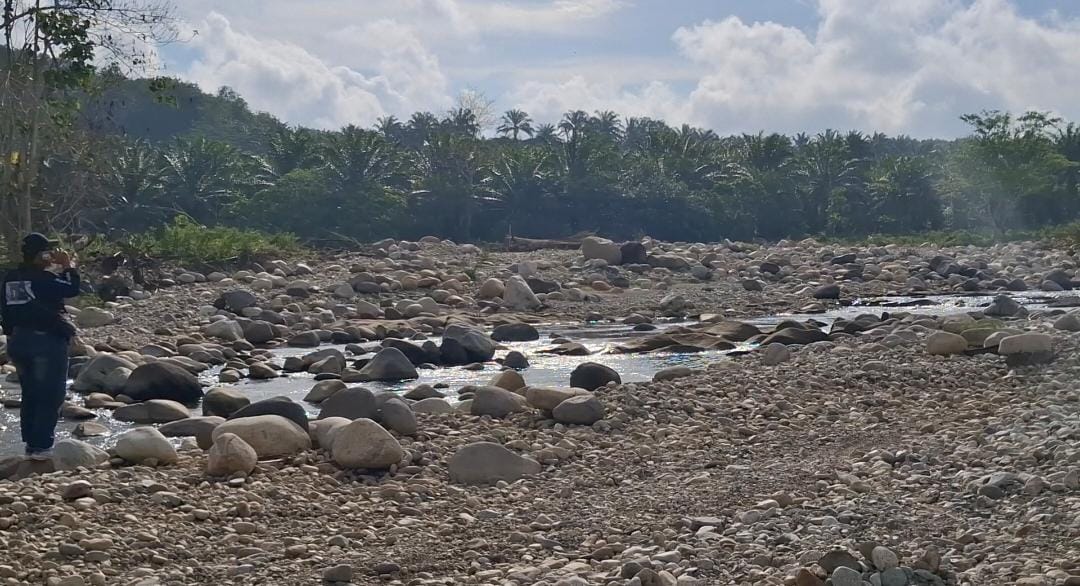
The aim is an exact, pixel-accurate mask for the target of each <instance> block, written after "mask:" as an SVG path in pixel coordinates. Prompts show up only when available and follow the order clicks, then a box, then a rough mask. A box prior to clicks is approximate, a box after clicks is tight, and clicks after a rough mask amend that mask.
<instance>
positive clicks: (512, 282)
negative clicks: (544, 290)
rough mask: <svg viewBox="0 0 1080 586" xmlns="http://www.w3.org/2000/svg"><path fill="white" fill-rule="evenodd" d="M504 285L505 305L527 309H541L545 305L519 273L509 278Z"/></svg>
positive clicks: (516, 308)
mask: <svg viewBox="0 0 1080 586" xmlns="http://www.w3.org/2000/svg"><path fill="white" fill-rule="evenodd" d="M504 287H505V288H504V290H503V294H502V298H503V305H505V306H506V307H508V308H510V309H515V310H518V311H526V310H531V309H539V308H540V307H541V306H542V305H543V304H542V303H541V302H540V298H539V297H537V296H536V293H534V292H533V290H532V288H530V287H529V284H528V283H527V282H526V281H525V279H523V278H521V277H520V276H518V275H514V276H513V277H510V278H509V279H507V280H506V284H505V286H504Z"/></svg>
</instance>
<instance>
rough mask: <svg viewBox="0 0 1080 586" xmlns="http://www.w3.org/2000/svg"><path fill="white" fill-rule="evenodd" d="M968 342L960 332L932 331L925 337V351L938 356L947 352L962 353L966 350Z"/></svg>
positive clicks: (946, 354) (945, 354) (947, 353)
mask: <svg viewBox="0 0 1080 586" xmlns="http://www.w3.org/2000/svg"><path fill="white" fill-rule="evenodd" d="M967 346H968V342H967V339H965V338H964V337H963V336H961V335H960V334H953V333H951V332H934V333H933V334H930V336H929V337H927V338H926V352H927V353H928V354H936V355H939V356H948V355H949V354H962V353H963V352H964V351H965V350H967Z"/></svg>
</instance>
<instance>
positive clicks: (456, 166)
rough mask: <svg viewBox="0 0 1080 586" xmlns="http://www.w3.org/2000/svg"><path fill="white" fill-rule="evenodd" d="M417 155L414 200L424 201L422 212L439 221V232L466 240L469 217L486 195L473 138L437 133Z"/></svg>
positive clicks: (478, 156) (469, 222) (468, 231)
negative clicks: (482, 186)
mask: <svg viewBox="0 0 1080 586" xmlns="http://www.w3.org/2000/svg"><path fill="white" fill-rule="evenodd" d="M418 155H419V156H418V160H417V163H418V164H417V168H416V175H415V180H414V186H415V189H414V191H413V192H412V195H413V198H414V200H415V201H417V202H419V203H421V204H426V205H425V206H424V207H423V208H422V213H425V214H426V215H427V216H428V217H430V218H432V219H433V220H434V221H436V222H438V223H440V224H441V228H442V233H444V234H450V235H451V236H453V237H454V238H458V239H461V240H464V241H467V240H469V239H470V238H471V237H472V221H473V218H474V217H475V215H476V213H477V211H478V210H479V209H480V205H481V203H482V202H483V201H484V199H485V197H486V195H485V194H484V192H483V190H482V188H481V182H482V173H483V165H482V164H481V162H480V153H479V151H478V149H477V141H476V139H475V138H473V137H471V136H464V135H462V134H461V133H455V132H440V133H437V134H435V135H433V136H432V137H431V139H430V140H428V142H427V143H425V145H424V148H423V149H422V150H421V151H420V152H419V153H418Z"/></svg>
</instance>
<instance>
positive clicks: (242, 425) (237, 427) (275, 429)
mask: <svg viewBox="0 0 1080 586" xmlns="http://www.w3.org/2000/svg"><path fill="white" fill-rule="evenodd" d="M257 404H258V403H253V405H257ZM226 433H232V434H236V435H237V436H239V437H240V439H242V440H244V442H245V443H247V444H248V445H249V446H251V447H252V448H253V449H254V450H255V453H256V454H258V456H259V458H261V459H266V458H279V457H282V456H291V455H293V454H297V453H299V452H302V451H304V450H309V449H311V437H309V436H308V432H307V426H306V425H305V426H304V428H303V429H301V428H300V427H299V426H297V425H296V423H295V422H293V421H291V420H289V419H286V418H284V417H282V416H280V415H254V416H251V417H241V418H239V419H230V420H229V421H226V422H225V423H222V424H221V425H219V426H217V427H216V428H214V431H213V433H212V439H213V440H214V443H217V441H218V439H219V438H220V437H221V436H222V435H223V434H226Z"/></svg>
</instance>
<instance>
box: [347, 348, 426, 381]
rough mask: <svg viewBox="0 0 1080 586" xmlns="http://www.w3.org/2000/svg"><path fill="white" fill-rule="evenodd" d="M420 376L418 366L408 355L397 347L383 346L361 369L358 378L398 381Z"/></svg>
mask: <svg viewBox="0 0 1080 586" xmlns="http://www.w3.org/2000/svg"><path fill="white" fill-rule="evenodd" d="M415 378H420V374H419V373H418V372H416V367H415V366H413V363H412V362H411V361H410V360H409V358H408V357H407V356H405V354H404V353H403V352H402V351H401V350H398V349H397V348H383V349H382V350H379V353H378V354H376V355H375V357H374V358H372V359H371V361H370V362H368V363H367V364H366V365H364V368H362V369H360V374H359V375H358V376H357V379H358V380H360V381H398V380H406V379H415Z"/></svg>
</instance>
